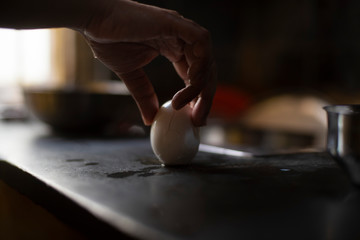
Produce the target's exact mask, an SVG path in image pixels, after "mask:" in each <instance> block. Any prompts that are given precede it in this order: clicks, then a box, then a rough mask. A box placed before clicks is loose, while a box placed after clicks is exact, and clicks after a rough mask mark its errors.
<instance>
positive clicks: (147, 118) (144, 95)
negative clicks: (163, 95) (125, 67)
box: [118, 68, 159, 126]
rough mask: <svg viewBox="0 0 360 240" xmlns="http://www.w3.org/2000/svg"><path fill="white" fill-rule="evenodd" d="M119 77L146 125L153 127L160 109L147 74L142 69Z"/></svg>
mask: <svg viewBox="0 0 360 240" xmlns="http://www.w3.org/2000/svg"><path fill="white" fill-rule="evenodd" d="M118 76H119V77H120V78H121V79H122V80H123V81H124V83H125V85H126V86H127V88H128V89H129V91H130V93H131V95H132V96H133V98H134V100H135V102H136V104H137V106H138V108H139V110H140V113H141V116H142V119H143V122H144V124H145V125H147V126H149V125H151V123H152V122H153V119H154V117H155V114H156V113H157V111H158V109H159V102H158V99H157V96H156V94H155V91H154V88H153V86H152V84H151V82H150V80H149V79H148V77H147V76H146V74H145V72H144V71H143V70H142V69H141V68H140V69H137V70H134V71H131V72H129V73H120V74H118Z"/></svg>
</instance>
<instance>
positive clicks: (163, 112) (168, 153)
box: [150, 101, 200, 165]
mask: <svg viewBox="0 0 360 240" xmlns="http://www.w3.org/2000/svg"><path fill="white" fill-rule="evenodd" d="M191 112H192V109H191V107H190V106H189V105H186V106H184V107H183V108H182V109H180V110H175V109H173V108H172V106H171V101H168V102H166V103H165V104H164V105H162V106H161V108H160V109H159V111H158V113H157V114H156V116H155V119H154V122H153V124H152V126H151V130H150V141H151V147H152V149H153V151H154V153H155V155H156V156H157V158H158V159H159V160H160V162H162V163H163V164H165V165H184V164H189V163H190V162H191V160H192V159H193V158H194V157H195V155H196V154H197V152H198V150H199V144H200V140H199V129H198V128H197V127H194V125H193V124H192V121H191Z"/></svg>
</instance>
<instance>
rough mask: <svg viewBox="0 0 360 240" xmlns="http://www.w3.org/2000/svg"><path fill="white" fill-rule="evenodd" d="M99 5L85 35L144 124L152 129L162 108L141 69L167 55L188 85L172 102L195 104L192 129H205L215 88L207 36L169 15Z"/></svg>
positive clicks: (125, 4)
mask: <svg viewBox="0 0 360 240" xmlns="http://www.w3.org/2000/svg"><path fill="white" fill-rule="evenodd" d="M101 2H102V3H103V4H104V5H103V6H102V7H101V8H99V9H98V10H97V11H96V12H95V13H94V14H93V16H92V18H91V21H90V22H89V23H88V24H87V26H86V27H85V29H83V31H82V33H83V35H84V36H85V38H86V40H87V41H88V43H89V45H90V47H91V48H92V50H93V52H94V55H95V57H97V58H98V59H99V60H100V61H102V62H103V63H104V64H105V65H106V66H107V67H109V68H110V69H111V70H112V71H114V72H115V73H116V74H117V75H118V76H119V77H120V78H121V79H122V80H123V81H124V83H125V84H126V86H127V87H128V89H129V91H130V92H131V94H132V95H133V97H134V99H135V101H136V103H137V105H138V107H139V109H140V112H141V115H142V118H143V121H144V123H145V124H146V125H150V124H151V123H152V121H153V118H154V116H155V114H156V112H157V110H158V108H159V104H158V99H157V96H156V94H155V92H154V89H153V86H152V84H151V82H150V81H149V79H148V77H147V76H146V74H145V73H144V71H143V69H142V68H143V67H144V66H145V65H147V64H148V63H150V62H151V61H152V60H153V59H154V58H156V57H157V56H159V55H163V56H165V57H166V58H167V59H168V60H170V61H171V62H172V63H173V66H174V68H175V70H176V72H177V73H178V75H179V76H180V77H181V78H182V79H183V81H184V83H185V88H183V89H181V90H180V91H179V92H177V93H176V94H175V96H174V97H173V101H172V104H173V107H174V108H175V109H180V108H182V107H183V106H185V105H186V104H188V103H191V104H192V105H193V112H192V120H193V123H194V125H195V126H202V125H205V124H206V119H207V116H208V114H209V111H210V108H211V104H212V99H213V96H214V93H215V88H216V66H215V61H214V58H213V55H212V46H211V40H210V36H209V33H208V31H207V30H205V29H204V28H202V27H201V26H199V25H198V24H196V23H194V22H192V21H190V20H188V19H186V18H183V17H182V16H180V15H179V14H178V13H176V12H174V11H171V10H166V9H161V8H158V7H154V6H149V5H144V4H140V3H137V2H133V1H128V0H113V1H101Z"/></svg>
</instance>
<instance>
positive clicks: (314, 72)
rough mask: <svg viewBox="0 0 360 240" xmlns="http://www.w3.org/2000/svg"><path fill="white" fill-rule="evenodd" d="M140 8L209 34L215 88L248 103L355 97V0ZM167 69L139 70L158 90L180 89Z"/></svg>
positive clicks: (184, 2)
mask: <svg viewBox="0 0 360 240" xmlns="http://www.w3.org/2000/svg"><path fill="white" fill-rule="evenodd" d="M142 2H144V3H147V4H153V5H157V6H160V7H164V8H169V9H173V10H176V11H178V12H179V13H181V14H182V15H183V16H184V17H187V18H190V19H192V20H194V21H196V22H198V23H199V24H201V25H202V26H204V27H206V28H207V29H208V30H210V32H211V34H212V38H213V43H214V53H215V56H216V60H217V64H218V70H219V84H220V85H221V84H225V85H229V84H230V85H235V86H237V87H239V88H241V89H242V90H245V91H246V92H248V93H249V94H251V95H253V96H255V97H256V96H259V97H260V96H261V95H266V94H268V93H269V92H273V91H315V92H321V93H323V94H328V95H336V96H342V95H346V96H356V95H357V93H358V92H359V89H360V1H355V0H348V1H346V0H337V1H336V0H322V1H315V0H303V1H288V0H277V1H266V0H255V1H254V0H247V1H241V0H239V1H235V0H225V1H220V0H217V1H216V0H208V1H204V0H192V1H189V0H157V1H155V0H154V1H142ZM169 66H171V65H170V64H169V63H168V62H167V61H166V60H165V59H162V58H159V59H157V60H156V61H154V62H153V63H152V64H150V65H149V66H148V67H147V68H146V71H147V72H148V74H149V76H150V77H151V78H152V79H153V81H154V84H155V85H156V88H157V90H158V91H159V92H162V89H167V90H168V89H174V91H175V89H177V88H179V87H181V86H182V83H181V81H180V79H178V77H177V76H176V74H175V72H174V71H173V70H172V69H171V68H170V67H169ZM174 79H176V80H174ZM164 92H166V91H164ZM169 94H170V95H169V96H171V93H169Z"/></svg>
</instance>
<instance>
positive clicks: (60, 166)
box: [0, 123, 360, 239]
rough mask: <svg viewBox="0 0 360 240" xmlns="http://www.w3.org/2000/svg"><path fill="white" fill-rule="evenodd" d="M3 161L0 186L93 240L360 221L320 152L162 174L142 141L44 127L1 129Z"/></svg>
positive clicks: (327, 230)
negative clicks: (72, 134) (62, 134)
mask: <svg viewBox="0 0 360 240" xmlns="http://www.w3.org/2000/svg"><path fill="white" fill-rule="evenodd" d="M0 158H1V161H0V179H1V180H2V181H4V182H6V183H7V184H8V185H9V186H11V187H12V188H14V189H16V190H18V191H19V192H21V193H23V194H24V195H26V196H28V197H29V198H30V199H31V200H33V201H34V202H36V203H37V204H39V205H41V206H43V207H44V208H46V209H47V210H49V211H50V212H51V213H52V214H54V215H55V216H56V217H57V218H59V219H61V221H63V222H64V223H66V224H69V225H70V226H72V227H74V228H76V229H78V230H79V231H81V232H82V233H84V234H85V235H86V236H87V237H89V238H100V237H106V236H108V237H109V236H111V237H124V238H135V239H346V236H348V234H350V233H352V234H351V235H350V236H354V234H359V230H357V227H355V226H354V227H352V226H353V225H352V224H354V223H355V222H359V218H360V217H359V216H360V211H359V210H360V207H359V206H360V204H358V203H359V202H360V201H359V199H360V196H359V194H358V192H357V191H356V190H355V189H354V188H353V187H352V186H351V184H350V183H349V181H348V179H347V177H346V176H345V175H344V173H343V171H342V170H341V169H340V168H339V167H338V166H337V164H336V163H335V162H334V161H333V160H332V159H330V158H329V157H328V155H327V154H325V153H321V152H320V153H318V152H313V153H299V154H286V155H271V156H270V155H269V156H257V157H239V156H232V155H226V154H215V153H209V152H199V153H198V155H197V156H196V158H195V160H194V162H193V164H192V165H190V166H186V167H176V168H175V167H171V168H168V167H163V166H161V165H160V164H159V162H158V161H157V160H156V158H155V156H154V154H153V152H152V150H151V147H150V142H149V139H148V138H117V139H101V138H96V137H83V138H79V137H78V138H75V137H60V136H56V135H53V134H52V133H51V131H49V129H48V128H47V127H46V126H44V125H42V124H40V123H1V124H0ZM358 205H359V206H358ZM353 233H354V234H353ZM358 236H359V235H358ZM350 239H352V238H350Z"/></svg>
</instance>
